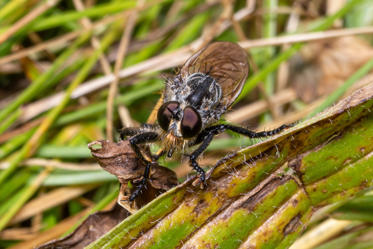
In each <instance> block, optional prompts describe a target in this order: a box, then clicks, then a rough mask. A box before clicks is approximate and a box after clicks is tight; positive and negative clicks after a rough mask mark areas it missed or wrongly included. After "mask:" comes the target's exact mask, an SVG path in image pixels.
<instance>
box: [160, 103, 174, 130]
mask: <svg viewBox="0 0 373 249" xmlns="http://www.w3.org/2000/svg"><path fill="white" fill-rule="evenodd" d="M178 108H179V103H178V102H176V101H170V102H166V103H164V104H163V105H162V106H161V108H159V110H158V114H157V119H158V124H159V125H160V126H161V128H162V129H163V130H165V131H167V130H168V126H169V125H170V122H171V119H172V117H173V116H174V113H175V112H176V111H177V109H178Z"/></svg>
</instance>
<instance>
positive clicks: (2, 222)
mask: <svg viewBox="0 0 373 249" xmlns="http://www.w3.org/2000/svg"><path fill="white" fill-rule="evenodd" d="M50 172H51V169H49V168H46V169H44V170H43V171H42V172H41V173H40V174H39V175H38V176H37V177H36V178H35V179H34V180H33V181H32V183H31V184H30V185H29V186H27V187H26V189H25V191H24V192H23V194H22V195H21V196H20V198H19V199H18V200H17V201H16V202H15V203H14V204H13V205H12V206H11V207H10V208H9V209H8V210H7V212H6V213H5V214H4V215H3V216H2V217H1V218H0V231H1V230H3V228H4V227H5V226H6V225H7V224H8V222H9V221H10V220H11V219H12V218H13V216H14V215H15V214H16V213H17V212H18V210H19V209H20V208H21V207H22V206H23V205H24V204H25V203H26V201H27V200H28V199H30V198H31V196H33V195H34V194H35V192H36V191H37V190H38V188H39V186H40V185H41V183H42V182H43V181H44V179H45V178H46V177H47V176H48V175H49V173H50Z"/></svg>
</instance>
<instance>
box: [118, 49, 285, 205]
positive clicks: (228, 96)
mask: <svg viewBox="0 0 373 249" xmlns="http://www.w3.org/2000/svg"><path fill="white" fill-rule="evenodd" d="M248 72H249V65H248V57H247V53H246V51H245V50H244V49H243V48H241V47H240V46H239V45H237V44H235V43H231V42H215V43H211V44H210V45H208V46H207V47H205V48H203V49H202V50H200V51H198V52H196V53H195V54H193V55H192V56H191V57H190V58H189V59H188V60H187V61H186V62H185V64H184V65H183V66H182V68H181V69H180V72H179V74H177V75H176V76H174V77H172V78H168V79H167V80H166V87H165V89H164V93H163V104H162V105H161V107H160V108H159V110H158V113H157V120H158V124H155V125H150V124H144V125H143V126H142V127H140V128H123V129H122V130H121V138H122V139H124V137H126V136H130V138H129V141H130V144H131V146H132V148H133V150H134V151H135V153H136V154H137V156H138V157H139V158H140V159H141V160H144V161H145V162H146V168H145V172H144V177H143V178H142V180H141V182H140V183H139V185H138V186H137V188H136V189H135V191H133V193H132V195H131V197H130V201H133V200H134V199H135V198H136V197H137V196H138V195H139V194H140V193H141V192H142V191H143V189H144V188H145V187H146V184H147V179H148V178H149V173H150V167H151V165H152V161H154V160H157V159H158V158H159V156H161V155H163V154H167V156H168V157H172V155H173V152H174V151H181V150H184V149H187V148H189V147H191V146H194V145H199V147H198V148H197V149H196V150H195V151H194V152H192V153H191V154H190V155H188V156H189V163H190V166H191V167H192V168H193V169H194V170H195V171H197V173H198V174H199V177H200V180H201V182H202V183H203V184H205V181H206V176H205V171H204V170H203V169H202V168H201V167H200V166H199V165H198V163H197V158H198V156H200V155H201V154H202V152H203V151H204V150H205V149H206V148H207V146H208V145H209V144H210V142H211V140H212V139H213V137H214V136H215V135H217V134H219V133H222V132H224V131H225V130H231V131H234V132H236V133H239V134H242V135H244V136H248V137H250V138H257V137H266V136H271V135H274V134H276V133H279V132H280V131H281V130H283V129H284V128H287V127H289V126H288V125H283V126H281V127H279V128H277V129H274V130H271V131H262V132H254V131H251V130H248V129H246V128H242V127H238V126H233V125H228V124H216V122H217V121H219V119H220V117H221V115H222V114H223V113H225V112H226V111H227V109H228V108H229V107H230V106H231V105H232V103H233V102H234V101H235V100H236V99H237V97H238V95H239V94H240V93H241V90H242V88H243V85H244V83H245V81H246V78H247V76H248ZM214 124H215V125H214ZM153 142H159V143H160V146H161V148H162V150H161V152H160V153H159V154H158V155H156V156H151V159H145V156H144V155H143V153H144V152H145V151H144V150H143V147H141V145H143V144H147V143H153Z"/></svg>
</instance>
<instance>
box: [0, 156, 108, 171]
mask: <svg viewBox="0 0 373 249" xmlns="http://www.w3.org/2000/svg"><path fill="white" fill-rule="evenodd" d="M9 165H10V163H9V162H0V169H6V168H8V167H9ZM21 165H24V166H30V167H35V165H36V166H41V167H51V168H53V169H64V170H72V171H87V170H88V171H89V170H101V167H99V166H98V165H97V164H96V163H79V164H77V163H68V162H61V161H58V160H48V159H43V158H30V159H26V160H24V161H23V162H22V163H21Z"/></svg>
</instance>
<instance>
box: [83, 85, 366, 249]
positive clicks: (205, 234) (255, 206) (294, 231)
mask: <svg viewBox="0 0 373 249" xmlns="http://www.w3.org/2000/svg"><path fill="white" fill-rule="evenodd" d="M372 105H373V84H370V85H368V86H366V87H365V88H362V89H360V90H358V91H356V92H355V93H353V94H352V95H351V96H350V97H347V98H345V99H344V100H342V101H340V102H339V103H338V104H337V105H335V106H334V107H332V108H330V109H328V110H326V111H325V112H323V113H321V114H319V115H317V116H315V117H314V118H311V119H309V120H307V121H305V122H302V123H300V124H298V125H296V126H295V127H293V128H290V129H288V130H286V131H285V132H283V133H282V134H279V135H277V136H274V137H271V138H270V139H268V140H265V141H263V142H261V143H259V144H256V145H254V146H250V147H247V148H244V149H242V150H240V151H238V152H237V153H235V154H234V155H231V156H228V157H226V158H224V159H222V160H220V161H219V162H218V163H217V165H216V166H215V167H214V168H213V169H212V170H210V171H209V179H208V182H207V185H208V186H207V188H206V189H204V190H201V189H199V188H198V187H196V186H195V185H196V184H193V181H194V180H195V179H189V180H188V181H186V182H184V183H183V184H181V185H179V186H177V187H175V188H173V189H171V190H169V191H168V192H166V193H164V194H162V195H161V196H159V197H158V198H157V199H155V200H153V201H152V202H150V203H149V204H147V205H146V206H145V207H143V208H142V209H140V210H139V211H137V212H136V213H135V214H133V215H131V216H129V217H128V218H126V219H125V220H124V221H123V222H121V223H120V224H119V225H117V226H116V227H115V228H113V229H112V230H111V231H110V232H109V233H107V234H105V235H104V236H103V237H101V238H100V239H99V240H97V241H95V242H94V243H92V244H91V245H89V246H88V247H87V248H91V249H93V248H287V247H289V246H290V245H291V243H292V242H294V240H295V239H296V237H297V236H298V235H299V234H300V232H301V231H302V230H303V229H304V228H305V226H306V224H307V222H308V221H309V219H310V217H311V216H312V214H313V213H314V212H315V211H316V210H317V209H319V208H320V207H322V206H325V205H327V204H330V203H334V202H338V201H341V200H346V199H349V198H351V197H354V196H355V195H357V194H359V193H360V192H361V191H363V190H366V189H368V188H369V187H371V186H372V185H373V168H372V167H371V165H372V164H373V156H372V155H373V153H372V150H373V146H372V144H373V115H372V113H371V109H372ZM197 185H198V184H197Z"/></svg>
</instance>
